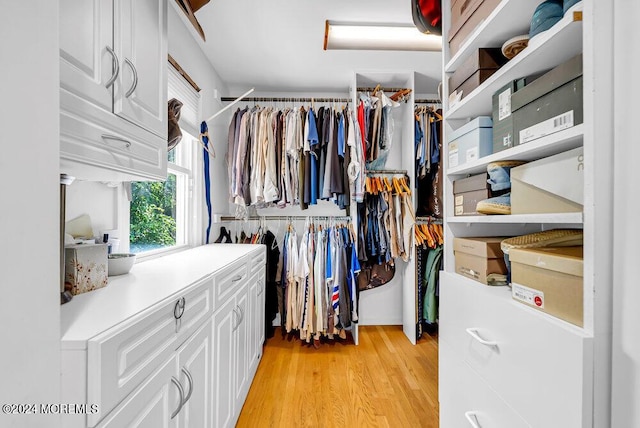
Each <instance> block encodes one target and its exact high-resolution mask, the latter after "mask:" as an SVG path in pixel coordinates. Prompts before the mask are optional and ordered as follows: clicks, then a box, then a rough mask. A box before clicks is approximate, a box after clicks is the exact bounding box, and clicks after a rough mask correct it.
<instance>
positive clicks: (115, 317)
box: [60, 244, 264, 349]
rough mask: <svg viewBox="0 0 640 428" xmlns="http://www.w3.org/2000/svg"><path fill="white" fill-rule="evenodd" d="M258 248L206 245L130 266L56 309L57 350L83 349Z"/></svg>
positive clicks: (260, 247)
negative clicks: (98, 287) (94, 340)
mask: <svg viewBox="0 0 640 428" xmlns="http://www.w3.org/2000/svg"><path fill="white" fill-rule="evenodd" d="M254 251H264V246H262V245H248V244H210V245H203V246H200V247H196V248H192V249H189V250H185V251H181V252H179V253H174V254H170V255H167V256H163V257H158V258H155V259H152V260H149V261H144V262H140V263H136V264H135V265H134V266H133V268H132V269H131V272H129V273H128V274H126V275H120V276H112V277H109V284H108V285H107V286H106V287H104V288H100V289H98V290H94V291H91V292H88V293H83V294H79V295H77V296H74V297H73V299H72V300H71V301H70V302H69V303H66V304H64V305H62V306H61V308H60V327H61V328H60V334H61V347H62V349H85V348H86V346H87V343H86V342H87V340H89V339H91V338H92V337H94V336H96V335H98V334H100V333H102V332H104V331H105V330H107V329H109V328H111V327H113V326H115V325H117V324H119V323H121V322H123V321H125V320H127V319H128V318H130V317H132V316H134V315H136V314H138V313H140V312H142V311H144V310H146V309H148V308H150V307H151V306H153V305H155V304H157V303H159V302H161V301H163V300H165V299H167V298H170V297H172V296H173V295H176V294H179V293H181V292H183V290H184V289H185V288H186V287H188V286H190V285H192V284H194V283H196V282H198V281H199V280H201V279H203V278H205V277H207V276H209V275H211V274H213V273H214V272H216V271H218V270H220V269H222V268H224V267H225V266H227V265H229V264H230V263H232V262H234V261H235V260H237V259H239V258H241V257H243V256H245V255H247V254H249V253H251V252H254Z"/></svg>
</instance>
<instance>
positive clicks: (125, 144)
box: [102, 134, 131, 149]
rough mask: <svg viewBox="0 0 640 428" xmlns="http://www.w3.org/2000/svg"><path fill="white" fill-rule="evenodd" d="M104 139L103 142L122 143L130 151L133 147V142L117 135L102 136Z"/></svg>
mask: <svg viewBox="0 0 640 428" xmlns="http://www.w3.org/2000/svg"><path fill="white" fill-rule="evenodd" d="M102 139H103V140H114V141H120V142H123V143H124V146H125V147H126V148H127V149H128V148H129V147H131V141H129V140H127V139H124V138H122V137H118V136H117V135H109V134H102Z"/></svg>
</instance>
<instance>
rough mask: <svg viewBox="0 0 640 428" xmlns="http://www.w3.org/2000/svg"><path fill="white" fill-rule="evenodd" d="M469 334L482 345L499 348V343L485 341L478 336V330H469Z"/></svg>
mask: <svg viewBox="0 0 640 428" xmlns="http://www.w3.org/2000/svg"><path fill="white" fill-rule="evenodd" d="M467 333H469V336H471V337H473V338H474V339H475V340H477V341H478V342H480V343H482V344H483V345H486V346H498V342H492V341H489V340H484V339H483V338H481V337H480V335H479V334H478V330H477V329H475V328H468V329H467Z"/></svg>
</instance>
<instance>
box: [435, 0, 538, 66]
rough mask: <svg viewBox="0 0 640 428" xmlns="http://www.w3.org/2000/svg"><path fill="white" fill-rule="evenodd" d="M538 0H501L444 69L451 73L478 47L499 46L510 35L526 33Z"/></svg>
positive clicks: (510, 36)
mask: <svg viewBox="0 0 640 428" xmlns="http://www.w3.org/2000/svg"><path fill="white" fill-rule="evenodd" d="M538 4H540V0H502V2H501V3H500V4H499V5H498V6H497V7H496V8H495V9H494V10H493V12H492V13H491V15H489V16H488V17H487V19H485V20H484V22H483V23H482V24H480V25H479V26H478V27H477V28H476V29H475V31H474V32H473V33H471V35H470V36H469V37H468V39H467V41H466V42H465V43H464V44H463V45H462V46H461V47H460V50H459V51H458V52H457V53H456V54H455V55H454V56H453V57H452V58H451V60H450V61H449V62H448V63H447V65H445V67H444V71H445V72H447V73H452V72H454V71H456V69H457V68H458V67H459V66H460V64H462V63H463V62H464V60H465V59H467V58H468V57H469V55H471V54H472V53H473V52H475V51H476V50H477V49H479V48H491V47H495V48H500V47H502V45H503V44H504V42H506V41H507V40H509V39H510V38H512V37H515V36H518V35H521V34H528V33H529V27H530V26H531V16H532V15H533V12H534V10H535V9H536V7H537V6H538Z"/></svg>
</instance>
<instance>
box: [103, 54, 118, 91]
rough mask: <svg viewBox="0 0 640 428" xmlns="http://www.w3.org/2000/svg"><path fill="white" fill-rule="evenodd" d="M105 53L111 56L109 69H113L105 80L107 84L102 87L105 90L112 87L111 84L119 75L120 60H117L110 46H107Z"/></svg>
mask: <svg viewBox="0 0 640 428" xmlns="http://www.w3.org/2000/svg"><path fill="white" fill-rule="evenodd" d="M106 48H107V52H109V53H110V54H111V64H112V65H111V68H113V69H114V70H113V75H112V76H111V77H110V78H109V80H107V83H106V84H105V85H104V86H105V88H108V87H109V86H111V85H113V82H115V81H116V79H117V78H118V74H120V60H119V59H118V55H116V53H115V52H114V51H113V49H111V46H107V47H106Z"/></svg>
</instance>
